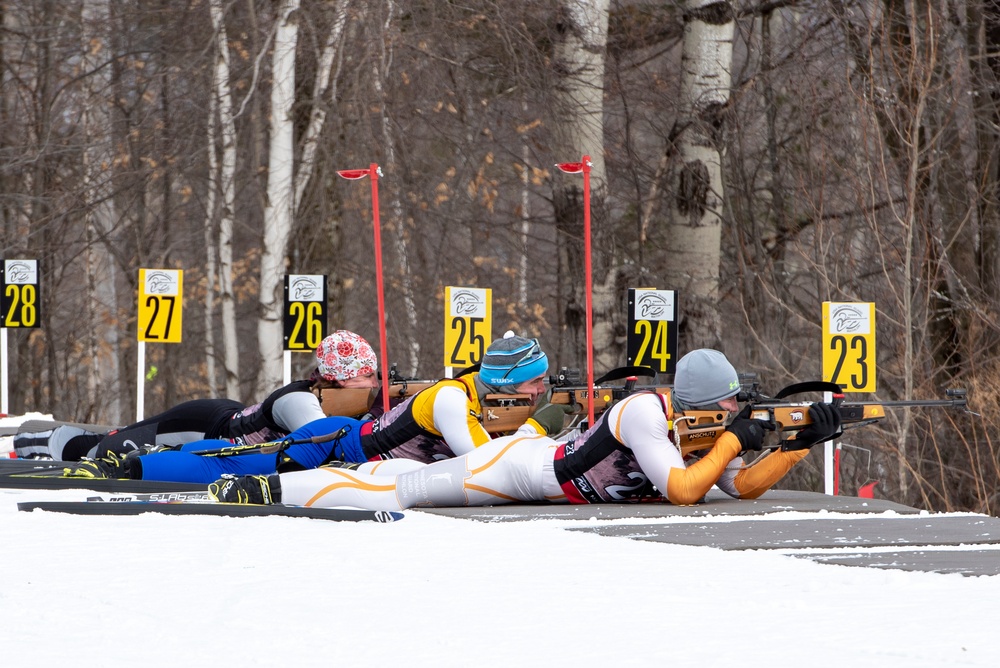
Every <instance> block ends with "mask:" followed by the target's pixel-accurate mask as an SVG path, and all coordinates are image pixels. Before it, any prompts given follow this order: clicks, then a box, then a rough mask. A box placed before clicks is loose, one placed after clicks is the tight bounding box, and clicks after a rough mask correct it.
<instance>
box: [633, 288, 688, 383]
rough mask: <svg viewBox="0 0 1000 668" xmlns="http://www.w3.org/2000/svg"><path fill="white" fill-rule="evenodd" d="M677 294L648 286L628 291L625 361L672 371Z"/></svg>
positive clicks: (656, 369)
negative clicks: (626, 358) (626, 356)
mask: <svg viewBox="0 0 1000 668" xmlns="http://www.w3.org/2000/svg"><path fill="white" fill-rule="evenodd" d="M676 324H677V293H676V292H675V291H674V290H655V289H652V288H638V289H630V290H629V291H628V338H627V340H626V345H627V353H628V363H629V364H633V365H635V366H645V367H650V368H651V369H653V370H654V371H658V372H660V373H673V372H674V368H675V367H676V365H677V327H675V325H676Z"/></svg>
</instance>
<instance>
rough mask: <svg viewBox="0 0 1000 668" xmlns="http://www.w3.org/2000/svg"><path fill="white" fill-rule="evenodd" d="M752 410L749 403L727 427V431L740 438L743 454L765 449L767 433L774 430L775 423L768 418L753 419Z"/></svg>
mask: <svg viewBox="0 0 1000 668" xmlns="http://www.w3.org/2000/svg"><path fill="white" fill-rule="evenodd" d="M750 411H751V406H750V404H747V405H746V406H744V407H743V410H741V411H740V412H739V414H737V416H736V417H735V418H733V421H732V422H731V423H730V424H729V426H728V427H726V431H728V432H730V433H732V434H734V435H735V436H736V438H738V439H740V446H741V448H740V450H741V454H742V453H743V452H746V451H748V450H755V451H760V450H763V449H764V435H765V433H766V432H768V431H774V425H773V424H771V423H770V422H768V421H767V420H751V419H750Z"/></svg>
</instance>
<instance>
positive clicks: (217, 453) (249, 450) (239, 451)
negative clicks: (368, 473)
mask: <svg viewBox="0 0 1000 668" xmlns="http://www.w3.org/2000/svg"><path fill="white" fill-rule="evenodd" d="M350 430H351V425H345V426H343V427H341V428H340V429H338V430H337V431H335V432H333V433H332V434H322V435H320V436H312V437H310V438H283V439H281V440H280V441H268V442H267V443H249V444H240V445H227V446H225V447H222V448H214V449H211V450H195V451H193V452H192V453H191V454H192V455H201V456H202V457H233V456H235V455H246V454H262V455H273V454H277V453H279V452H284V451H285V450H287V449H288V448H290V447H292V446H293V445H303V444H305V443H327V442H329V441H338V440H340V439H341V438H343V437H344V436H346V435H347V432H349V431H350Z"/></svg>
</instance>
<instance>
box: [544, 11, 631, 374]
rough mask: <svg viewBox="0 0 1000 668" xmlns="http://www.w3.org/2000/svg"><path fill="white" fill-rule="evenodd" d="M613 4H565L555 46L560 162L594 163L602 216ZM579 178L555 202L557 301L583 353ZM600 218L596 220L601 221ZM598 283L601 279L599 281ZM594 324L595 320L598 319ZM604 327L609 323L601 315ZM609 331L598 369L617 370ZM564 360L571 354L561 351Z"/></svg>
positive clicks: (557, 186) (561, 187)
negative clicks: (606, 88)
mask: <svg viewBox="0 0 1000 668" xmlns="http://www.w3.org/2000/svg"><path fill="white" fill-rule="evenodd" d="M608 8H609V0H567V2H565V4H563V5H562V7H561V9H562V13H561V16H560V17H559V24H558V25H557V26H556V34H557V35H558V41H557V42H556V44H555V47H554V58H555V61H556V67H557V69H558V71H559V72H561V77H560V80H559V82H558V86H557V90H556V93H555V95H556V99H557V109H556V117H555V118H554V119H553V120H554V122H555V123H556V124H557V128H556V131H555V134H556V137H557V146H558V151H559V153H561V154H562V155H563V156H564V157H560V158H557V159H558V160H559V161H560V162H576V161H578V160H579V159H580V157H581V156H582V155H589V156H590V160H591V181H590V183H591V211H592V214H593V213H594V212H597V213H598V214H599V213H600V211H601V209H602V208H603V202H604V198H605V196H606V194H607V172H606V168H605V163H604V58H605V49H606V46H607V38H608ZM577 178H579V177H572V176H562V175H560V176H557V177H556V181H555V182H554V185H553V189H554V193H553V202H554V206H555V218H556V228H557V230H559V236H560V240H559V241H558V246H559V248H560V251H559V253H560V256H559V258H560V261H559V265H560V277H559V286H560V289H559V297H558V298H559V301H560V305H561V306H563V308H564V310H563V313H564V315H563V318H564V323H565V328H566V329H567V331H568V333H569V334H570V345H571V347H570V350H572V351H575V352H577V354H579V352H580V351H583V350H584V347H585V339H584V338H583V330H584V327H585V325H586V323H585V318H586V308H585V302H586V295H585V294H584V286H585V282H584V275H585V271H586V267H585V264H584V257H583V253H582V250H583V243H584V242H585V240H584V239H583V220H584V218H583V216H584V212H583V198H582V188H581V187H582V183H580V182H574V181H573V180H572V179H577ZM602 219H603V217H602V216H600V215H596V216H593V219H592V224H593V223H594V220H602ZM595 282H598V281H595ZM609 306H610V304H608V303H605V302H604V301H602V303H601V304H600V305H598V304H596V303H595V304H594V312H595V314H596V313H597V312H598V311H600V312H601V313H602V314H604V313H605V312H606V311H607V310H608V308H609ZM595 321H596V318H595ZM601 322H602V324H604V323H606V322H607V321H606V320H605V319H604V318H603V317H602V319H601ZM613 343H614V342H613V338H612V336H611V335H610V331H609V330H607V329H606V328H604V327H603V326H601V325H599V326H598V327H597V328H596V329H595V331H594V348H595V351H597V352H598V353H599V354H598V357H597V358H595V362H594V365H595V367H608V366H614V365H615V364H614V362H613V360H614V358H616V357H617V354H616V353H617V351H616V350H615V348H614V346H613ZM559 352H560V353H562V355H561V357H562V358H565V357H567V356H569V351H566V350H564V349H563V348H562V347H560V351H559Z"/></svg>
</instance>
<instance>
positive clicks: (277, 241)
mask: <svg viewBox="0 0 1000 668" xmlns="http://www.w3.org/2000/svg"><path fill="white" fill-rule="evenodd" d="M298 8H299V1H298V0H282V2H281V5H280V6H279V9H278V17H277V30H276V32H275V37H274V55H273V60H272V62H273V65H272V68H271V69H272V73H271V74H272V84H271V133H270V150H269V159H268V175H267V205H266V207H265V209H264V238H263V253H262V254H261V261H260V297H259V299H260V307H261V308H260V311H261V312H260V320H259V322H258V325H257V345H258V350H259V351H260V373H259V375H258V378H257V394H258V395H263V394H265V393H267V392H269V391H271V390H274V389H275V387H277V386H278V385H279V384H280V383H281V380H282V370H281V358H282V340H281V338H282V312H281V311H282V305H283V303H284V299H283V295H282V280H283V278H284V274H285V271H286V267H285V260H286V255H287V249H288V238H289V236H290V235H291V231H292V222H293V220H292V218H293V216H292V214H293V211H292V206H293V205H294V190H293V186H294V181H293V164H292V162H293V157H294V133H293V127H292V104H293V103H294V102H295V46H296V42H297V41H298Z"/></svg>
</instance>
